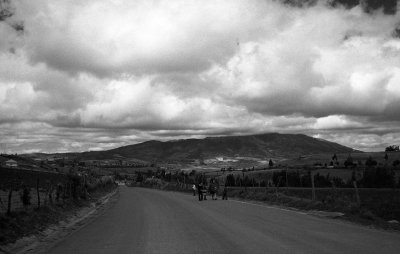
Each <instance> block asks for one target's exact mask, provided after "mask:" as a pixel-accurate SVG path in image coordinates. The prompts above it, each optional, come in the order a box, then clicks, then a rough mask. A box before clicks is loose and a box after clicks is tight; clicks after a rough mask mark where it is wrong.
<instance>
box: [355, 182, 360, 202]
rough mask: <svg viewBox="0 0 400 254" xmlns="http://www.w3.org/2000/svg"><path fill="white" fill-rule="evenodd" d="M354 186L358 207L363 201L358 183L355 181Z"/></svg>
mask: <svg viewBox="0 0 400 254" xmlns="http://www.w3.org/2000/svg"><path fill="white" fill-rule="evenodd" d="M353 186H354V189H355V191H356V199H357V205H358V206H360V205H361V200H360V194H359V193H358V187H357V182H356V181H353Z"/></svg>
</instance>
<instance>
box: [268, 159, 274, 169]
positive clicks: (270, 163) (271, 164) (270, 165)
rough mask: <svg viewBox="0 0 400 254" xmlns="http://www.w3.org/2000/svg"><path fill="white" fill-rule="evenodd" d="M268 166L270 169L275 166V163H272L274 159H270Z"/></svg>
mask: <svg viewBox="0 0 400 254" xmlns="http://www.w3.org/2000/svg"><path fill="white" fill-rule="evenodd" d="M268 165H269V167H270V168H272V167H273V166H274V162H273V161H272V159H269V162H268Z"/></svg>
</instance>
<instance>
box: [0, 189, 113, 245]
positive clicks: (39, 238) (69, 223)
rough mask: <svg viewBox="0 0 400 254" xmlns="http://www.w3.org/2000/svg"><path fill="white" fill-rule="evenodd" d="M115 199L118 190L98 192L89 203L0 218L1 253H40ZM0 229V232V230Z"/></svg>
mask: <svg viewBox="0 0 400 254" xmlns="http://www.w3.org/2000/svg"><path fill="white" fill-rule="evenodd" d="M117 199H118V188H116V189H114V190H113V191H111V192H99V193H96V195H95V196H93V198H92V199H91V200H90V201H77V202H71V203H69V204H67V205H66V206H64V207H58V206H48V207H43V208H40V209H39V210H35V211H34V212H32V213H28V212H26V213H24V212H22V213H18V214H13V215H12V216H4V217H1V218H0V226H1V228H2V231H3V233H2V235H1V237H3V238H2V243H1V244H0V252H3V253H40V252H44V251H45V250H46V249H47V248H49V247H50V246H52V245H53V244H55V243H56V242H58V241H60V240H62V239H63V238H65V237H66V236H67V235H69V234H71V233H72V232H74V231H76V230H78V229H80V228H81V227H83V226H84V225H86V224H87V223H89V222H90V221H92V220H93V219H95V218H96V217H97V216H98V215H99V214H102V213H103V212H104V211H105V210H106V209H107V208H108V207H110V206H112V205H113V204H114V203H115V201H116V200H117ZM3 229H4V230H3Z"/></svg>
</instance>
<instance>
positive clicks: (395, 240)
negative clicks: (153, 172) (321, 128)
mask: <svg viewBox="0 0 400 254" xmlns="http://www.w3.org/2000/svg"><path fill="white" fill-rule="evenodd" d="M47 253H55V254H58V253H73V254H78V253H163V254H164V253H251V254H254V253H273V254H279V253H352V254H354V253H363V254H364V253H400V234H398V233H391V232H385V231H380V230H373V229H369V228H365V227H361V226H357V225H353V224H350V223H346V222H341V221H337V220H333V219H325V218H318V217H314V216H310V215H306V214H304V213H299V212H295V211H287V210H282V209H278V208H273V207H268V206H263V205H256V204H249V203H243V202H239V201H233V200H229V201H222V200H217V201H212V200H207V201H203V202H199V201H196V199H195V198H194V197H193V196H190V195H187V194H182V193H175V192H163V191H158V190H151V189H142V188H128V187H124V186H122V187H120V197H119V200H118V202H117V203H116V204H115V205H114V206H113V207H111V208H110V209H109V210H108V211H107V212H105V213H104V214H103V215H101V216H100V217H99V218H97V219H96V220H94V221H93V222H91V223H90V224H88V225H87V226H85V227H83V228H82V229H80V230H79V231H77V232H75V233H74V234H72V235H70V236H69V237H68V238H67V239H65V240H63V241H61V242H59V243H58V244H57V245H56V246H54V247H53V248H52V249H50V250H48V251H47Z"/></svg>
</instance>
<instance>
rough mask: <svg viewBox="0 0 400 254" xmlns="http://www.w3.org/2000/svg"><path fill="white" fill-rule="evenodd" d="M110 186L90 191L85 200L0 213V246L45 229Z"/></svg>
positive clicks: (110, 189)
mask: <svg viewBox="0 0 400 254" xmlns="http://www.w3.org/2000/svg"><path fill="white" fill-rule="evenodd" d="M114 189H115V187H114V188H112V187H108V188H103V189H98V190H96V191H94V192H92V193H90V195H91V198H90V199H87V200H83V199H79V200H73V199H71V200H67V201H66V202H65V203H63V204H53V205H46V206H42V207H40V208H34V207H28V208H26V209H24V210H21V211H14V212H12V213H11V214H10V215H5V214H1V215H0V228H1V230H0V246H1V245H7V244H9V243H14V242H15V241H16V240H18V239H20V238H22V237H24V236H29V235H32V234H35V233H38V232H40V231H42V230H45V229H46V228H48V227H49V226H50V225H53V224H57V223H59V222H60V221H62V220H65V219H66V218H68V217H69V216H72V215H74V214H76V213H77V212H78V211H79V210H80V209H82V208H84V207H88V206H90V205H91V203H93V202H96V201H97V200H98V199H99V198H101V197H103V196H104V195H106V194H108V193H110V192H111V191H112V190H114Z"/></svg>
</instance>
